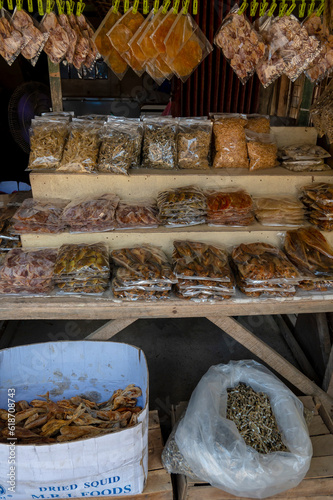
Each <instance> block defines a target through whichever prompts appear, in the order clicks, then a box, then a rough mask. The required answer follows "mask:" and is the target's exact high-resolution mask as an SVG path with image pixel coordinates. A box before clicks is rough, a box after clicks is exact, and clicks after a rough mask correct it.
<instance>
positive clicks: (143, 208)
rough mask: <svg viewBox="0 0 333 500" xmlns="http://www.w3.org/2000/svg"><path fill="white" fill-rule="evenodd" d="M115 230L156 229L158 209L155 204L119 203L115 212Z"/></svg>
mask: <svg viewBox="0 0 333 500" xmlns="http://www.w3.org/2000/svg"><path fill="white" fill-rule="evenodd" d="M116 222H117V229H132V228H135V227H146V228H152V227H158V226H159V225H160V220H159V218H158V209H157V206H156V203H155V202H152V203H149V202H145V203H142V202H141V203H133V202H132V203H124V202H120V203H119V205H118V207H117V210H116Z"/></svg>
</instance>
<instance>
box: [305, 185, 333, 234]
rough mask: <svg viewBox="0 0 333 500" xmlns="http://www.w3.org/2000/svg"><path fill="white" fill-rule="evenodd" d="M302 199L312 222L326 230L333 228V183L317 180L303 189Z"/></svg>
mask: <svg viewBox="0 0 333 500" xmlns="http://www.w3.org/2000/svg"><path fill="white" fill-rule="evenodd" d="M301 193H302V195H301V200H302V202H303V203H304V205H305V207H306V209H307V218H308V220H309V222H311V224H313V225H314V226H317V227H318V228H319V229H322V230H324V231H332V230H333V184H328V183H324V182H315V183H313V184H309V185H308V186H303V187H302V189H301Z"/></svg>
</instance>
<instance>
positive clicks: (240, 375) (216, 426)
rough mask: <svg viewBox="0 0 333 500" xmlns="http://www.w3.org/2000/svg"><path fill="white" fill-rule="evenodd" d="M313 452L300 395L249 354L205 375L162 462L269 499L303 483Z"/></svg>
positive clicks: (171, 468) (241, 492)
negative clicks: (295, 393) (248, 356)
mask: <svg viewBox="0 0 333 500" xmlns="http://www.w3.org/2000/svg"><path fill="white" fill-rule="evenodd" d="M311 457H312V445H311V441H310V438H309V432H308V429H307V424H306V422H305V419H304V416H303V405H302V403H301V402H300V400H299V399H298V398H297V397H296V396H295V395H294V394H293V393H292V392H291V391H290V390H289V389H288V388H287V387H286V386H285V385H284V384H283V382H281V381H280V380H279V379H278V378H277V377H276V376H275V375H273V373H271V372H270V371H269V370H268V369H267V368H266V367H264V366H263V365H261V364H260V363H257V362H256V361H252V360H244V361H230V362H229V363H228V364H226V365H223V364H220V365H216V366H212V367H211V368H210V369H209V370H208V372H207V373H206V374H205V375H204V376H203V377H202V379H201V380H200V382H199V384H198V385H197V387H196V389H195V390H194V392H193V394H192V396H191V399H190V402H189V405H188V407H187V410H186V412H185V414H184V416H183V417H182V418H181V419H180V421H179V422H178V424H177V426H176V427H175V429H174V430H173V431H172V433H171V435H170V437H169V439H168V441H167V443H166V446H165V448H164V450H163V453H162V462H163V465H164V467H165V468H166V470H167V471H168V472H169V473H175V474H186V475H187V476H189V477H192V478H196V479H197V480H198V479H200V480H202V481H206V482H208V483H210V484H211V485H212V486H214V487H216V488H220V489H221V490H224V491H226V492H228V493H231V494H232V495H236V496H237V497H239V496H241V497H249V498H266V497H270V496H273V495H276V494H278V493H280V492H282V491H285V490H288V489H290V488H293V487H295V486H297V485H298V484H299V483H300V481H301V480H302V479H303V478H304V476H305V474H306V473H307V471H308V469H309V466H310V462H311Z"/></svg>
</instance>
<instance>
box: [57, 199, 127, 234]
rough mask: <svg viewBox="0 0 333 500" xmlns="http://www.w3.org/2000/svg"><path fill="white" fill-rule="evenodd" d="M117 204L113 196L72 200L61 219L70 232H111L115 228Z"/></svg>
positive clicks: (117, 200)
mask: <svg viewBox="0 0 333 500" xmlns="http://www.w3.org/2000/svg"><path fill="white" fill-rule="evenodd" d="M118 202H119V198H118V196H116V195H114V194H105V195H102V196H99V197H96V198H93V199H92V198H88V199H87V198H81V199H78V200H74V201H71V202H70V203H69V204H68V205H66V207H65V208H64V210H63V213H62V215H61V219H62V221H63V223H64V224H65V225H66V226H68V227H69V230H70V231H72V232H74V231H79V232H84V231H90V232H98V231H111V230H112V229H114V228H115V226H116V220H115V212H116V208H117V206H118Z"/></svg>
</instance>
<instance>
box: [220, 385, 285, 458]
mask: <svg viewBox="0 0 333 500" xmlns="http://www.w3.org/2000/svg"><path fill="white" fill-rule="evenodd" d="M227 392H228V401H227V415H226V418H227V419H229V420H232V421H233V422H234V423H235V424H236V427H237V429H238V431H239V433H240V435H241V436H242V437H243V439H244V441H245V443H246V444H247V445H248V446H251V447H252V448H254V449H255V450H256V451H257V452H259V453H264V454H266V453H272V452H274V451H289V450H288V448H287V447H286V446H285V445H284V443H283V441H282V437H281V433H280V431H279V429H278V426H277V423H276V419H275V416H274V414H273V411H272V407H271V404H270V402H269V398H268V396H267V394H265V393H263V392H255V391H254V390H253V389H252V388H251V387H249V386H248V385H246V384H244V383H242V382H240V383H239V384H238V385H237V386H236V387H233V388H230V389H227Z"/></svg>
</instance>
